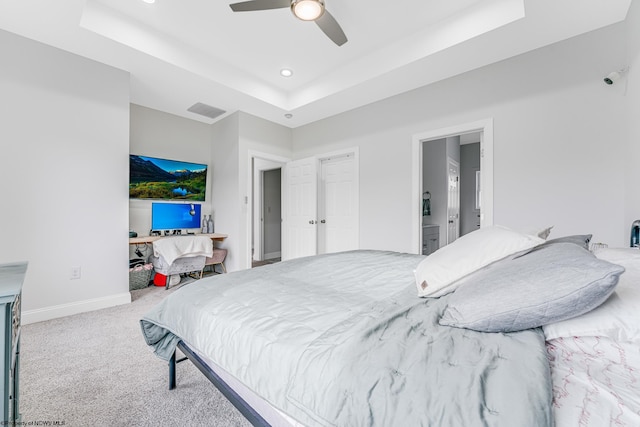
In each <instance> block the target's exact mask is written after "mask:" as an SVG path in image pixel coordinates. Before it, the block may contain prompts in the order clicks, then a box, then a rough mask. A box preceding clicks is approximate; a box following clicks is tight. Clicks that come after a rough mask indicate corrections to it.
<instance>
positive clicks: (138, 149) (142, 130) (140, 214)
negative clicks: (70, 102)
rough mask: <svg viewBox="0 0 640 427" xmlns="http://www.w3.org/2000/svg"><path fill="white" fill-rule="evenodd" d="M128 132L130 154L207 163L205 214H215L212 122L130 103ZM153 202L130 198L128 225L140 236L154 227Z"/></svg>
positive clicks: (203, 210) (203, 206) (203, 207)
mask: <svg viewBox="0 0 640 427" xmlns="http://www.w3.org/2000/svg"><path fill="white" fill-rule="evenodd" d="M129 133H130V153H131V154H137V155H142V156H151V157H160V158H163V159H171V160H181V161H186V162H193V163H203V164H206V165H207V166H208V167H209V170H208V171H207V190H208V194H206V195H205V199H206V200H205V201H204V203H202V215H203V216H204V215H210V214H212V213H213V211H212V203H211V188H212V176H213V171H212V170H211V168H210V164H211V152H212V149H211V145H212V144H211V126H210V125H207V124H205V123H201V122H198V121H195V120H189V119H185V118H182V117H178V116H175V115H173V114H168V113H163V112H161V111H157V110H153V109H151V108H146V107H142V106H140V105H135V104H131V125H130V131H129ZM151 203H152V201H151V200H140V199H133V200H130V201H129V227H130V228H132V229H133V230H135V231H136V232H137V233H138V235H140V236H146V235H148V234H149V230H150V229H151Z"/></svg>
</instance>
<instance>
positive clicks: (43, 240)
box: [0, 31, 131, 323]
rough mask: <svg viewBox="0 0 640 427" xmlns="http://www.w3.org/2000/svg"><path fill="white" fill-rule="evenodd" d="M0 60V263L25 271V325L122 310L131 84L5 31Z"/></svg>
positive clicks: (90, 63) (125, 283) (113, 72)
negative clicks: (20, 264) (21, 265)
mask: <svg viewBox="0 0 640 427" xmlns="http://www.w3.org/2000/svg"><path fill="white" fill-rule="evenodd" d="M0 51H1V52H2V66H1V67H0V94H2V95H1V96H0V116H1V117H2V126H0V147H1V150H2V154H1V155H0V180H1V181H2V182H3V183H4V186H3V205H2V209H0V236H2V244H1V245H0V263H4V262H12V261H23V260H26V261H28V262H29V268H28V271H27V275H26V278H25V282H24V289H23V300H22V302H23V306H22V307H23V321H24V322H26V323H29V322H32V321H38V320H44V319H48V318H54V317H59V316H64V315H69V314H74V313H78V312H82V311H87V310H93V309H96V308H103V307H108V306H111V305H116V304H123V303H127V302H130V300H131V297H130V294H129V280H128V279H129V278H128V268H127V266H128V233H127V231H128V227H129V224H128V201H129V200H128V190H127V189H128V176H129V166H128V158H129V74H128V73H126V72H124V71H121V70H117V69H115V68H111V67H107V66H105V65H103V64H100V63H97V62H94V61H91V60H88V59H85V58H82V57H79V56H76V55H73V54H70V53H67V52H64V51H62V50H59V49H56V48H53V47H50V46H46V45H43V44H41V43H37V42H34V41H32V40H28V39H25V38H22V37H19V36H17V35H14V34H11V33H7V32H4V31H0ZM72 267H80V268H81V278H80V279H76V280H70V272H71V268H72Z"/></svg>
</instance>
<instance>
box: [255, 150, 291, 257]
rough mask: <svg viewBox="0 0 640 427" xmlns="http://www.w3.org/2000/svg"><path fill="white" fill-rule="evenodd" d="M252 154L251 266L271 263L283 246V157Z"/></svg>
mask: <svg viewBox="0 0 640 427" xmlns="http://www.w3.org/2000/svg"><path fill="white" fill-rule="evenodd" d="M267 157H269V156H268V155H261V156H260V157H258V155H253V156H252V158H251V163H252V168H251V171H252V179H251V183H252V185H251V200H252V203H251V205H252V209H251V233H250V234H251V246H250V253H249V257H250V263H249V265H250V266H251V267H257V266H259V265H264V264H272V263H274V262H278V261H280V259H281V250H282V237H281V236H282V232H281V227H282V202H281V198H282V177H281V173H282V168H283V167H284V165H285V163H286V160H284V159H282V160H279V159H274V158H267Z"/></svg>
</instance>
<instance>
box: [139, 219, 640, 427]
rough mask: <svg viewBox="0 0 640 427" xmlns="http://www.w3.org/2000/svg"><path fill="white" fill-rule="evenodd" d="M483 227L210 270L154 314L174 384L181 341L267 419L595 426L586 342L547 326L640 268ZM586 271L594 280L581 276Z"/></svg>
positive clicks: (155, 341) (146, 321) (630, 414)
mask: <svg viewBox="0 0 640 427" xmlns="http://www.w3.org/2000/svg"><path fill="white" fill-rule="evenodd" d="M483 230H484V231H482V232H480V230H478V231H476V232H473V233H470V235H467V236H470V237H467V236H464V237H463V238H461V239H459V240H458V241H459V242H460V243H458V244H452V245H449V246H447V247H445V248H446V250H445V248H443V249H442V250H440V251H437V252H435V253H434V254H432V255H429V256H428V257H424V256H421V255H413V254H404V253H396V252H389V251H374V250H357V251H349V252H342V253H337V254H325V255H318V256H314V257H306V258H300V259H295V260H290V261H285V262H281V263H278V264H272V265H268V266H263V267H259V268H255V269H252V270H246V271H240V272H235V273H230V274H226V275H218V276H215V277H209V278H205V279H202V280H200V281H198V282H194V283H193V284H190V285H188V286H184V287H183V288H181V289H179V290H177V291H175V292H173V293H172V294H170V295H168V296H167V297H166V298H165V299H164V300H163V301H162V302H161V303H160V304H158V305H157V306H156V307H155V308H154V309H153V310H151V311H150V312H149V313H147V315H145V316H144V317H143V318H142V319H141V326H142V332H143V336H144V338H145V340H146V342H147V344H149V345H150V346H151V348H153V350H154V351H155V353H156V354H157V355H158V357H160V358H161V359H163V360H166V361H167V362H169V367H170V371H172V372H171V373H170V378H171V379H170V387H173V386H175V376H174V375H175V363H176V350H177V349H178V350H179V351H180V352H181V353H183V354H185V355H186V356H187V357H188V358H189V359H190V360H191V361H192V362H193V363H194V364H196V366H198V367H199V368H200V370H201V371H203V373H205V375H206V376H207V378H209V379H210V380H211V381H212V382H213V383H214V384H216V386H218V388H220V389H221V390H222V391H223V393H225V395H226V396H227V397H228V398H229V399H230V400H231V401H232V403H234V405H236V406H237V407H238V408H239V409H240V410H241V412H242V413H243V414H244V415H245V416H246V417H247V418H248V419H249V420H250V421H251V422H252V423H253V424H254V425H274V426H356V425H368V426H388V425H424V426H458V425H464V426H476V425H477V426H487V425H488V426H514V425H522V426H525V425H526V426H552V425H554V423H555V424H556V425H559V426H564V425H566V426H569V425H580V424H578V423H577V421H576V420H579V419H580V418H579V417H580V416H581V417H582V419H584V418H585V416H584V414H582V415H580V414H578V415H576V414H575V411H574V410H573V407H574V405H573V403H572V402H571V401H567V400H566V399H565V400H564V401H563V400H562V399H563V397H562V396H561V395H562V394H563V393H564V391H567V390H568V391H569V392H570V393H568V394H571V395H572V396H574V399H579V398H580V396H581V395H580V394H579V392H577V391H576V388H579V386H575V385H574V383H573V382H572V381H571V380H572V379H571V378H568V377H567V376H566V375H564V376H563V373H564V372H563V371H562V369H563V367H566V366H567V363H566V361H565V359H566V358H563V357H562V355H564V354H565V353H564V350H562V349H561V346H560V344H566V343H567V342H569V341H570V339H569V338H568V337H565V336H563V331H562V330H561V329H562V328H558V330H557V331H556V332H557V336H556V337H555V338H553V339H551V340H548V339H547V338H546V336H545V329H543V326H548V325H560V326H563V325H565V323H563V322H569V321H571V320H574V319H576V318H577V317H579V316H580V315H588V314H591V313H593V312H595V310H594V309H595V308H600V309H601V311H602V307H604V308H606V303H605V304H603V302H604V301H607V303H608V302H609V299H610V296H611V294H612V293H614V290H615V287H616V286H617V285H618V282H619V281H620V280H619V279H620V278H621V277H625V276H624V274H623V272H624V271H625V267H622V266H621V265H620V263H616V262H613V261H611V260H604V259H601V258H598V257H597V256H593V255H592V254H591V253H590V252H589V251H588V250H586V249H585V248H583V246H585V236H571V237H569V238H564V239H554V240H552V241H548V240H544V239H543V238H541V237H539V236H538V235H529V234H524V233H519V232H514V231H512V230H508V229H504V228H501V227H490V228H487V229H483ZM586 244H587V245H588V239H587V241H586ZM565 252H566V254H567V255H566V256H564V255H563V256H562V257H560V258H563V259H564V258H566V259H567V260H570V261H571V262H572V263H577V264H572V265H571V266H570V267H571V268H568V270H570V272H569V273H566V272H565V273H564V274H565V275H567V274H568V276H569V277H568V278H567V277H562V278H561V279H559V280H558V282H559V284H554V287H553V289H552V291H548V290H544V289H543V290H540V289H538V288H536V286H543V284H544V283H545V282H546V283H548V282H549V277H554V278H555V276H557V275H559V273H557V272H556V271H555V270H556V269H557V268H564V269H565V270H567V268H566V266H565V265H564V264H563V263H562V262H561V263H559V264H561V265H560V266H558V267H553V268H548V266H547V267H546V268H540V267H539V265H540V264H541V260H544V259H549V257H551V258H552V259H557V258H558V257H559V256H558V253H563V254H564V253H565ZM638 255H639V257H640V251H638ZM625 257H626V255H625ZM567 262H568V261H567ZM576 266H577V267H578V268H576ZM445 267H446V268H445ZM550 270H551V271H550ZM638 270H639V271H640V268H639V269H638ZM514 272H516V273H518V274H519V275H520V276H524V277H528V278H531V277H535V278H536V280H534V281H533V282H534V283H533V284H532V283H524V284H523V283H521V281H522V280H520V281H519V280H517V279H518V278H517V277H515V276H514V274H515V273H514ZM576 275H577V276H579V278H580V279H581V280H582V281H583V282H584V281H586V282H588V286H587V287H588V288H589V289H588V290H587V289H585V286H581V287H576V286H575V285H574V286H573V287H572V286H570V284H567V283H565V282H576V281H579V280H576V277H575V276H576ZM594 278H597V280H595V279H594ZM509 286H511V287H512V288H513V287H515V289H516V290H519V291H522V292H515V291H514V289H509ZM547 288H548V286H547ZM479 289H482V292H480V293H478V290H479ZM523 290H524V291H523ZM522 295H525V298H524V300H525V301H526V302H525V303H523V302H522V300H523V298H522ZM548 295H552V297H551V298H549V297H548ZM576 296H578V298H577V300H576ZM545 298H546V300H545ZM518 304H520V305H519V306H518ZM541 307H544V309H541ZM568 307H570V309H569V311H571V313H572V314H571V315H568V314H567V310H568ZM540 312H542V313H543V314H542V315H537V314H535V313H540ZM532 313H533V314H532ZM576 313H578V314H576ZM596 314H597V312H596ZM604 315H605V316H606V313H605V314H604ZM625 322H626V320H625ZM564 329H565V330H570V329H571V328H570V327H564ZM549 333H550V334H551V333H552V331H551V330H549ZM599 339H601V340H605V338H602V337H600V338H599ZM610 339H611V340H612V342H613V341H615V339H614V338H610ZM617 342H620V337H618V341H617ZM623 345H625V346H627V347H628V348H626V347H625V349H626V350H628V351H630V352H632V353H633V351H636V353H637V349H638V344H637V343H634V342H633V341H629V342H628V343H627V342H625V343H624V344H623ZM558 349H561V350H558ZM558 351H560V352H561V356H558ZM598 354H600V353H598ZM620 354H621V353H618V355H620ZM634 354H635V353H634ZM595 359H597V358H595ZM625 360H626V361H631V362H632V363H636V362H637V359H633V358H631V357H627V358H625ZM571 362H572V363H573V362H576V360H575V359H573V358H571ZM576 366H578V365H574V366H572V367H571V368H569V369H575V368H576ZM580 366H581V365H580ZM634 366H635V368H638V367H640V366H639V365H634ZM607 372H608V371H607ZM627 372H628V371H627ZM559 378H562V379H559ZM558 381H561V384H563V386H562V387H560V388H559V385H558ZM562 381H564V382H562ZM568 384H571V387H569V385H568ZM634 384H635V383H634ZM611 385H612V384H611V381H610V382H609V383H607V387H609V389H611ZM616 387H617V388H616V391H615V393H616V396H618V397H619V398H618V400H616V405H618V406H617V407H618V408H620V407H621V406H622V407H624V408H625V409H624V414H623V415H618V418H615V417H613V413H612V419H617V420H619V421H620V422H631V424H627V425H640V424H639V421H640V415H639V414H640V412H639V411H640V409H639V408H638V406H639V405H638V403H637V399H638V398H637V393H635V391H636V389H633V388H629V387H627V384H626V383H622V385H619V386H616ZM621 389H624V390H629V393H630V394H632V395H633V394H634V393H635V396H632V397H631V398H628V399H627V398H626V397H624V396H623V397H620V395H621V393H620V390H621ZM590 396H592V397H593V394H591V395H590ZM627 397H628V396H627ZM595 400H597V399H595ZM608 403H611V402H608ZM565 408H570V409H571V410H565ZM586 410H588V411H594V410H597V409H596V408H594V407H589V408H586ZM576 416H578V418H576ZM587 425H602V424H587ZM612 425H614V424H612ZM619 425H625V424H619Z"/></svg>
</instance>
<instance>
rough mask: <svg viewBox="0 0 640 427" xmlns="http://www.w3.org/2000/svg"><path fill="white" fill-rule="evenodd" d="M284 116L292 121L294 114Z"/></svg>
mask: <svg viewBox="0 0 640 427" xmlns="http://www.w3.org/2000/svg"><path fill="white" fill-rule="evenodd" d="M284 116H285V117H286V118H287V119H290V118H291V117H293V114H291V113H287V114H285V115H284Z"/></svg>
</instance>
